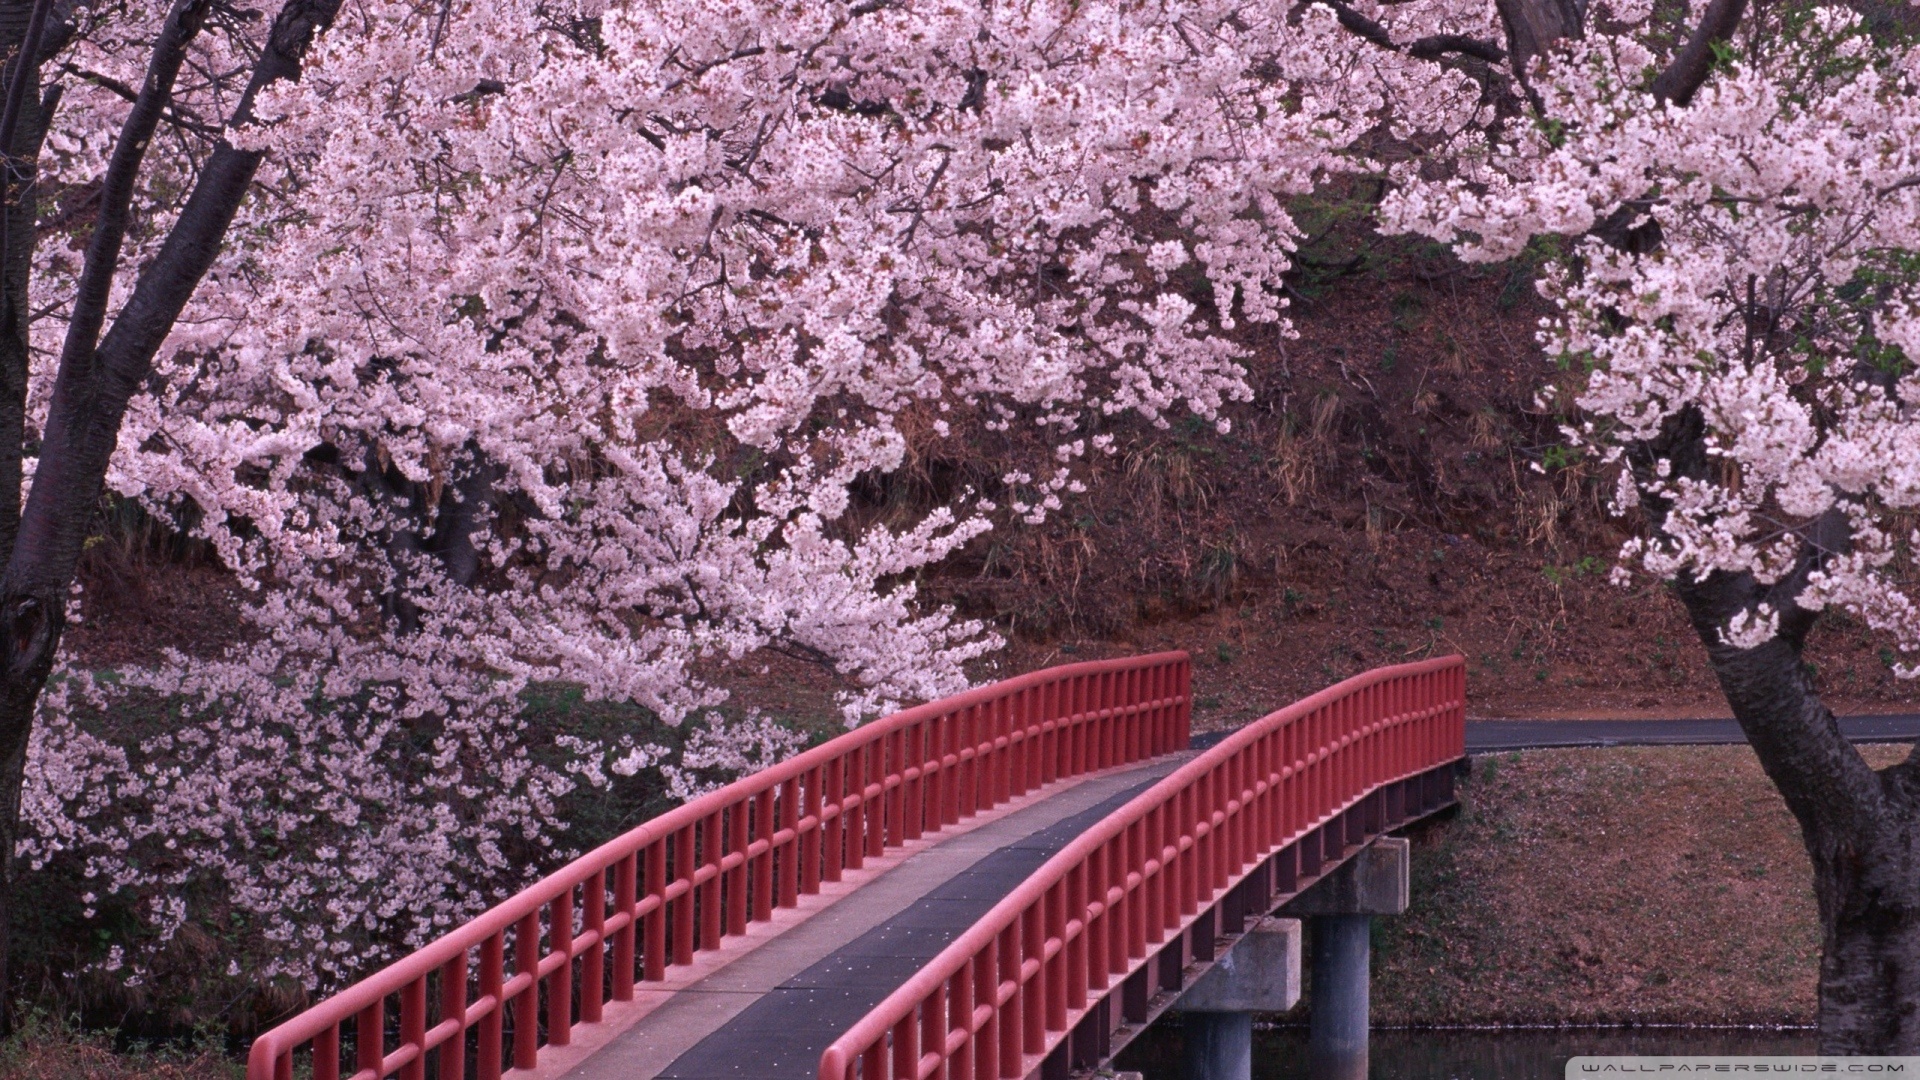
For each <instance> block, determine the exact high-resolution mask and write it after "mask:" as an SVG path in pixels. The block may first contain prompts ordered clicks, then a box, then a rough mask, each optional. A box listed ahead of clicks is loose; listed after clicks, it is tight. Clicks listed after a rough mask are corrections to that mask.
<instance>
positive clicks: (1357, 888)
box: [1241, 837, 1411, 1080]
mask: <svg viewBox="0 0 1920 1080" xmlns="http://www.w3.org/2000/svg"><path fill="white" fill-rule="evenodd" d="M1407 864H1408V858H1407V842H1406V841H1405V840H1403V839H1399V838H1396V837H1383V838H1381V839H1379V840H1376V841H1374V842H1373V843H1372V844H1371V845H1369V846H1368V847H1367V849H1366V850H1365V851H1362V852H1361V853H1360V854H1358V855H1356V856H1354V857H1353V858H1352V859H1350V860H1348V861H1347V862H1346V863H1345V864H1343V865H1342V866H1341V867H1340V868H1339V869H1338V870H1335V871H1334V872H1333V873H1331V874H1329V875H1327V876H1326V877H1325V878H1323V879H1321V880H1320V881H1318V882H1316V883H1315V884H1314V885H1313V887H1311V888H1309V889H1308V890H1307V891H1306V892H1303V893H1301V894H1300V895H1299V896H1297V897H1295V898H1294V899H1293V900H1291V901H1289V902H1288V903H1287V905H1286V906H1285V907H1284V908H1283V909H1282V910H1283V911H1284V912H1286V913H1287V914H1289V915H1296V916H1302V917H1305V918H1307V919H1309V920H1311V926H1312V930H1313V968H1312V970H1313V979H1312V992H1311V1000H1312V1006H1311V1012H1310V1019H1309V1021H1308V1025H1309V1026H1308V1029H1307V1058H1308V1066H1309V1068H1310V1071H1311V1073H1312V1075H1313V1076H1314V1078H1315V1080H1367V1029H1368V996H1369V992H1370V989H1371V982H1372V973H1371V966H1372V960H1373V946H1372V932H1373V917H1374V916H1376V915H1399V914H1403V913H1404V912H1405V911H1406V910H1407V898H1408V893H1409V892H1410V891H1411V887H1410V885H1409V883H1408V873H1407ZM1241 1075H1245V1074H1241Z"/></svg>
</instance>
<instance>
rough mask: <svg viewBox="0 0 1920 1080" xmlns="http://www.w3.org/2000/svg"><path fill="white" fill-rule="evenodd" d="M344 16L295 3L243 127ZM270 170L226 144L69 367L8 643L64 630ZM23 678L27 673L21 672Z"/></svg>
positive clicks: (45, 449) (9, 594)
mask: <svg viewBox="0 0 1920 1080" xmlns="http://www.w3.org/2000/svg"><path fill="white" fill-rule="evenodd" d="M339 7H340V0H287V3H286V4H285V6H283V7H282V8H281V9H280V14H279V16H278V17H277V18H276V19H275V20H274V24H273V26H272V28H271V29H270V30H269V32H268V36H267V42H266V44H265V47H264V48H263V49H262V50H261V53H260V58H259V60H258V61H257V62H256V63H255V65H254V69H253V75H252V78H251V80H250V81H249V82H248V85H247V89H246V91H245V92H244V93H243V94H242V96H241V99H240V102H239V104H238V106H237V107H236V108H235V110H234V115H233V120H232V126H234V127H243V126H246V125H248V124H250V123H252V122H253V121H254V119H255V117H254V113H253V103H254V100H255V98H256V97H257V96H258V94H259V92H260V90H261V89H263V88H265V87H266V86H269V85H271V84H272V83H275V82H278V81H281V80H283V79H284V80H294V79H298V78H299V74H300V63H301V60H302V59H303V58H304V57H305V56H306V53H307V49H308V47H309V46H311V44H312V43H313V39H314V37H315V36H316V35H317V34H319V33H320V32H321V31H322V30H324V29H325V28H326V27H327V26H328V25H330V24H331V23H332V21H333V18H334V16H335V14H336V13H337V12H338V11H339ZM260 160H261V152H260V151H258V150H240V149H236V148H235V147H234V146H233V145H232V144H231V143H228V142H226V141H224V140H223V141H222V142H221V143H220V144H219V145H218V146H216V147H215V148H214V151H213V153H212V154H211V155H210V156H209V157H208V159H207V161H206V163H205V164H204V165H203V166H202V167H201V170H200V175H199V177H198V179H197V180H196V182H195V184H194V187H193V191H192V193H191V194H190V195H189V196H188V197H187V202H186V205H185V207H183V208H182V210H181V212H180V216H179V218H178V219H177V220H176V222H175V224H174V227H173V229H172V231H171V232H170V233H168V235H167V239H166V241H165V243H163V244H162V245H161V248H160V251H159V253H158V254H157V255H155V257H154V258H153V260H152V261H151V262H149V263H148V264H147V265H146V266H145V267H144V268H143V269H142V270H141V272H140V276H139V277H138V279H137V280H136V281H135V283H134V287H133V292H132V295H131V296H129V297H128V299H127V302H126V304H125V305H124V306H123V307H122V308H121V310H120V313H119V315H118V316H117V317H116V318H115V319H114V321H113V325H112V327H111V328H110V329H108V330H107V332H106V334H105V336H104V337H102V338H101V339H100V342H99V345H98V347H97V349H95V350H94V352H93V355H92V357H91V360H92V362H91V363H87V364H84V365H80V364H73V363H68V362H67V358H66V357H63V358H62V363H61V366H60V371H59V373H58V374H57V375H56V377H55V381H54V390H53V395H52V399H51V401H50V402H49V404H48V412H47V424H46V431H45V434H44V437H43V439H42V448H41V456H40V462H39V467H38V470H37V472H36V474H35V479H34V484H33V488H32V491H31V492H30V493H29V495H28V497H27V505H26V508H25V511H24V512H23V514H22V515H21V522H20V531H19V538H18V541H17V542H16V543H15V545H14V548H13V551H12V552H11V553H10V557H9V561H8V563H7V568H6V572H5V575H4V577H0V605H5V609H4V610H0V634H5V633H6V624H7V623H8V622H9V621H10V620H9V616H8V613H9V612H11V611H13V610H15V609H17V608H18V607H19V606H20V605H21V604H23V603H25V602H27V601H29V600H32V601H33V602H34V603H36V604H38V605H39V606H40V607H41V608H42V614H41V615H40V616H39V617H40V618H45V619H54V620H57V619H59V618H60V608H59V605H60V604H63V603H64V597H65V595H66V589H67V583H68V582H69V581H71V580H72V577H73V571H74V566H75V565H76V562H77V560H78V558H79V553H80V546H81V543H82V542H83V541H84V539H85V534H86V530H87V527H88V524H89V515H90V511H91V508H92V506H93V505H94V501H95V500H96V499H97V498H98V497H99V493H100V484H101V481H102V479H103V477H104V476H105V473H106V464H107V460H108V458H109V457H110V456H111V455H112V453H113V450H114V447H115V444H116V443H117V441H118V437H119V430H120V421H121V418H122V417H123V416H124V415H125V413H126V407H127V402H128V401H129V400H130V399H131V398H132V396H133V394H134V392H135V391H136V390H137V389H138V388H139V387H140V385H141V383H142V382H144V381H145V379H146V377H147V375H148V373H149V372H150V371H151V369H152V364H153V357H154V355H155V354H156V353H157V352H158V351H159V349H160V346H161V344H162V343H163V342H164V341H165V340H166V337H167V334H168V333H169V332H171V330H172V329H173V324H174V321H175V320H176V319H177V318H179V315H180V312H181V311H182V310H183V309H184V308H185V307H186V304H187V301H188V300H189V299H190V298H191V297H192V295H193V292H194V290H195V289H196V288H198V287H199V284H200V279H201V278H202V277H204V276H205V275H206V272H207V270H208V269H209V268H210V267H211V266H212V265H213V261H214V258H215V257H216V256H217V255H218V254H219V251H220V246H221V244H222V242H223V241H224V239H225V237H226V233H227V228H228V226H229V225H230V224H231V223H232V221H233V217H234V214H235V213H237V212H238V210H239V208H240V204H241V202H242V200H244V199H245V198H246V194H247V190H248V188H249V186H250V185H251V184H252V182H253V176H254V173H255V172H256V171H257V170H258V168H259V165H260ZM56 636H57V634H56ZM33 651H34V652H39V651H40V650H38V649H35V650H33ZM16 654H17V650H16ZM18 658H19V657H18V656H17V655H16V659H18ZM51 660H52V655H51V650H50V649H48V650H46V651H45V654H44V655H41V656H38V657H36V662H38V663H41V664H50V663H51ZM16 674H17V675H24V674H25V672H22V671H19V670H18V669H16ZM42 678H44V675H42Z"/></svg>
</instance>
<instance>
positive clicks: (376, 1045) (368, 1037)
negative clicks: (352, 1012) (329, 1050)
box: [353, 998, 387, 1076]
mask: <svg viewBox="0 0 1920 1080" xmlns="http://www.w3.org/2000/svg"><path fill="white" fill-rule="evenodd" d="M386 1026H387V1023H386V999H384V998H375V999H373V1003H372V1004H370V1005H368V1006H367V1007H366V1008H364V1009H361V1010H360V1014H359V1015H358V1016H356V1017H354V1018H353V1065H354V1068H355V1069H358V1070H359V1071H361V1072H365V1071H367V1070H369V1069H371V1070H373V1073H374V1075H375V1076H378V1075H379V1074H380V1072H381V1069H380V1066H381V1065H382V1064H383V1063H384V1062H385V1061H386V1056H387V1055H386V1038H387V1033H386Z"/></svg>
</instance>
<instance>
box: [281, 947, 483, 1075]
mask: <svg viewBox="0 0 1920 1080" xmlns="http://www.w3.org/2000/svg"><path fill="white" fill-rule="evenodd" d="M448 1020H452V1021H453V1022H454V1025H455V1026H454V1029H453V1034H452V1035H449V1036H448V1037H447V1041H446V1042H443V1043H441V1044H440V1076H439V1080H464V1078H465V1076H466V1075H467V953H466V950H464V949H462V950H461V951H460V952H458V953H456V954H454V957H453V959H451V960H448V961H447V962H446V963H445V964H443V965H441V967H440V1022H441V1023H443V1024H444V1023H446V1022H447V1021H448ZM336 1075H338V1074H336ZM314 1076H315V1078H316V1080H319V1078H321V1077H325V1080H334V1077H332V1076H327V1074H326V1073H324V1072H322V1071H320V1070H319V1069H315V1070H314Z"/></svg>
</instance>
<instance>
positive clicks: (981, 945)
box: [819, 656, 1465, 1080]
mask: <svg viewBox="0 0 1920 1080" xmlns="http://www.w3.org/2000/svg"><path fill="white" fill-rule="evenodd" d="M1464 665H1465V659H1464V658H1463V657H1460V656H1446V657H1436V658H1433V659H1430V660H1423V661H1416V662H1414V663H1409V664H1399V665H1394V666H1391V667H1383V668H1375V669H1373V670H1371V671H1366V672H1362V673H1361V674H1359V675H1355V676H1352V677H1351V678H1348V679H1345V680H1343V681H1341V682H1339V683H1336V684H1334V685H1332V686H1329V687H1327V688H1325V689H1323V690H1320V691H1319V692H1317V693H1314V694H1312V695H1309V696H1308V697H1305V698H1302V699H1300V700H1298V701H1295V702H1293V703H1292V704H1289V705H1286V706H1283V707H1282V708H1280V709H1277V710H1275V711H1274V712H1271V713H1268V714H1267V715H1266V716H1263V717H1261V718H1260V719H1258V720H1255V721H1253V722H1252V723H1250V724H1246V725H1244V726H1242V727H1240V728H1238V729H1236V730H1235V731H1234V732H1232V733H1231V734H1229V735H1228V736H1227V737H1226V738H1224V739H1222V740H1221V741H1220V742H1219V743H1217V744H1215V745H1214V746H1212V747H1209V748H1208V749H1206V750H1204V751H1202V752H1201V753H1200V754H1198V755H1197V756H1195V757H1194V758H1193V759H1192V760H1190V761H1187V762H1185V763H1184V764H1182V765H1181V766H1179V767H1178V768H1176V769H1175V770H1174V771H1173V772H1171V773H1169V774H1167V775H1166V776H1165V777H1163V778H1162V779H1160V780H1159V781H1158V782H1156V783H1155V784H1154V785H1153V786H1152V787H1150V788H1148V789H1147V790H1145V791H1143V792H1141V793H1140V794H1139V795H1136V796H1135V797H1134V798H1132V799H1130V800H1128V801H1127V803H1126V804H1125V805H1123V806H1121V807H1120V808H1118V809H1116V810H1114V811H1113V812H1112V813H1110V814H1108V815H1107V816H1105V817H1103V818H1102V819H1100V821H1099V822H1098V823H1096V824H1095V825H1093V826H1092V827H1091V828H1089V829H1086V830H1084V831H1082V832H1081V833H1080V834H1079V835H1078V836H1076V837H1075V838H1074V839H1073V840H1072V841H1070V842H1069V843H1068V844H1067V846H1066V847H1064V848H1062V849H1061V850H1060V851H1059V852H1058V853H1056V854H1055V855H1054V856H1053V857H1052V858H1050V859H1048V860H1047V861H1046V862H1045V863H1043V864H1041V866H1040V867H1039V869H1037V870H1035V871H1034V872H1033V873H1032V874H1029V875H1028V876H1027V878H1026V880H1024V881H1022V882H1021V883H1020V884H1019V885H1018V886H1017V887H1015V889H1014V890H1013V892H1011V893H1009V894H1007V896H1005V897H1004V898H1002V899H1001V900H1000V902H999V903H997V904H995V905H994V906H993V907H992V908H991V909H989V910H988V911H987V912H986V914H984V915H982V916H981V917H980V918H979V919H978V920H976V921H975V922H974V924H973V925H972V926H970V927H968V928H967V929H966V930H965V931H964V932H963V933H962V934H961V935H960V936H959V937H958V938H956V939H954V941H953V942H952V943H950V944H949V945H948V946H947V947H946V948H945V949H943V950H941V952H940V953H939V955H937V956H935V957H934V958H933V959H932V960H930V961H928V962H927V963H926V964H924V965H922V966H921V967H920V969H919V970H918V971H916V972H915V973H914V974H913V976H912V977H910V978H909V979H908V980H907V981H906V982H905V983H904V984H902V985H901V986H900V987H899V988H898V989H896V990H895V991H894V992H893V993H892V994H890V995H888V996H887V997H886V998H885V999H884V1000H883V1001H881V1002H880V1003H879V1004H878V1005H876V1006H874V1007H873V1008H872V1009H871V1010H869V1011H868V1012H867V1014H866V1015H865V1016H863V1017H862V1018H861V1019H860V1020H858V1021H856V1022H855V1024H854V1025H853V1027H851V1028H849V1029H847V1031H845V1032H844V1033H842V1034H841V1036H840V1037H839V1038H837V1039H835V1040H834V1041H833V1042H832V1043H831V1044H829V1045H828V1047H827V1049H826V1051H825V1052H824V1053H823V1054H822V1055H821V1059H820V1072H819V1075H820V1078H821V1080H848V1078H850V1077H851V1076H852V1075H853V1074H852V1067H853V1064H854V1063H855V1062H856V1061H857V1060H858V1059H859V1056H860V1051H861V1049H862V1048H863V1047H866V1046H870V1045H872V1044H874V1043H876V1042H877V1041H879V1040H882V1039H884V1038H885V1037H886V1035H887V1033H888V1032H889V1031H890V1030H892V1029H893V1027H894V1026H895V1025H896V1024H899V1023H900V1022H901V1021H903V1020H905V1019H907V1018H908V1017H910V1016H912V1015H913V1014H914V1012H915V1011H916V1010H917V1009H918V1008H919V1007H920V1005H921V1004H922V1003H923V1002H924V1001H926V1000H927V998H928V996H929V995H931V994H933V993H934V992H935V991H937V990H938V989H939V988H940V987H941V986H942V985H943V984H944V983H946V982H947V980H949V979H951V978H953V977H954V976H956V975H958V974H959V973H960V972H961V970H962V969H963V968H965V967H967V966H968V965H969V964H971V963H973V961H974V959H975V957H977V956H978V955H980V953H981V951H982V950H983V949H985V948H986V947H987V946H988V945H989V944H990V943H991V942H993V941H994V939H996V938H997V937H998V936H999V935H1000V934H1001V933H1003V932H1005V931H1006V930H1007V929H1008V928H1009V927H1011V926H1012V925H1013V924H1014V923H1015V922H1016V921H1017V920H1019V919H1021V918H1022V917H1023V916H1024V915H1025V914H1026V912H1027V911H1028V909H1029V908H1031V907H1032V905H1033V904H1034V903H1035V902H1036V901H1038V900H1040V899H1041V898H1043V897H1044V896H1045V895H1046V894H1047V892H1048V891H1049V890H1050V889H1052V888H1054V887H1056V886H1060V885H1062V884H1063V883H1064V882H1065V881H1066V879H1067V877H1068V875H1069V874H1070V873H1071V872H1072V871H1073V870H1074V869H1076V868H1077V867H1079V866H1081V865H1082V864H1083V863H1085V862H1086V861H1087V859H1088V857H1089V856H1091V855H1092V854H1093V853H1094V852H1095V851H1096V850H1098V849H1099V848H1100V847H1101V846H1102V845H1104V844H1107V843H1109V842H1111V841H1112V840H1114V839H1115V838H1116V837H1118V836H1119V835H1120V833H1121V832H1122V831H1123V830H1125V829H1127V828H1129V827H1131V826H1132V825H1134V824H1136V823H1138V822H1140V821H1142V820H1144V819H1145V818H1146V817H1147V815H1148V814H1149V813H1150V812H1151V811H1152V810H1154V809H1156V808H1158V807H1160V806H1162V805H1164V804H1165V803H1167V802H1168V801H1169V800H1171V799H1173V798H1174V797H1176V796H1177V795H1179V794H1180V793H1181V792H1183V791H1185V790H1186V789H1187V788H1188V787H1190V786H1191V785H1192V784H1193V783H1194V782H1195V781H1197V780H1199V779H1201V778H1202V777H1204V776H1206V775H1207V774H1208V773H1211V772H1213V771H1214V770H1215V769H1217V768H1219V767H1220V766H1221V765H1223V764H1225V763H1227V762H1229V761H1231V760H1232V759H1233V758H1234V757H1235V756H1236V755H1237V754H1239V753H1240V752H1241V751H1242V750H1243V749H1245V748H1247V747H1248V746H1250V745H1252V744H1253V743H1254V742H1256V741H1257V740H1259V739H1261V738H1263V737H1265V736H1266V735H1267V734H1269V733H1271V732H1273V731H1275V730H1277V729H1279V728H1281V727H1284V726H1285V725H1287V724H1289V723H1293V722H1295V721H1297V720H1299V719H1301V718H1303V717H1306V716H1309V715H1311V714H1312V713H1314V712H1316V711H1318V710H1319V709H1321V708H1324V707H1326V706H1328V705H1332V704H1334V703H1336V702H1339V701H1341V700H1342V699H1345V698H1348V697H1350V696H1352V695H1353V694H1354V693H1355V692H1357V691H1360V690H1364V689H1366V688H1367V687H1369V686H1373V685H1376V684H1378V683H1382V682H1386V681H1389V680H1392V679H1399V678H1407V677H1409V676H1418V675H1424V674H1429V673H1433V672H1439V671H1445V670H1447V669H1449V668H1463V667H1464ZM1382 722H1383V721H1382V720H1379V719H1376V720H1374V721H1373V722H1372V724H1371V725H1370V726H1369V729H1368V730H1371V728H1372V727H1377V726H1378V725H1379V724H1381V723H1382ZM1365 733H1366V732H1364V731H1362V732H1348V733H1346V734H1345V735H1343V736H1342V737H1341V739H1340V740H1339V743H1338V746H1344V745H1346V744H1347V743H1349V742H1351V741H1352V740H1353V739H1354V738H1355V737H1357V736H1358V735H1360V734H1365ZM1335 748H1337V746H1335V747H1330V748H1323V750H1325V751H1327V752H1330V750H1331V749H1335ZM1387 782H1390V781H1389V780H1382V781H1380V783H1387ZM1362 794H1364V793H1362ZM1356 797H1358V796H1356ZM1327 816H1328V817H1330V816H1332V815H1331V814H1328V815H1327ZM1322 820H1325V818H1323V819H1322Z"/></svg>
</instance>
